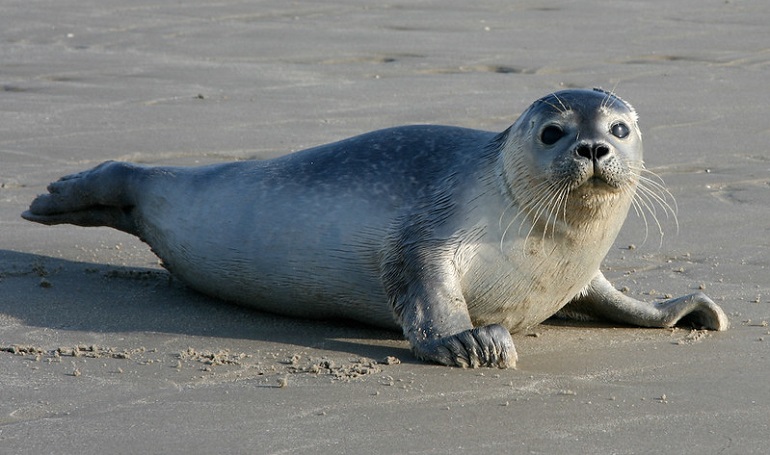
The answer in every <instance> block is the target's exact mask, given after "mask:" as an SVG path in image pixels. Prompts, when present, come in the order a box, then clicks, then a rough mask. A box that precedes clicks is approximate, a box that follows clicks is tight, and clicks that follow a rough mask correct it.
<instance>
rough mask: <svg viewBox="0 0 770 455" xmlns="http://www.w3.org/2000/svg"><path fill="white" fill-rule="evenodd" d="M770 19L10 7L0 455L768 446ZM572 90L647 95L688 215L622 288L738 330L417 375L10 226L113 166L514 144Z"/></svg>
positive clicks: (655, 144)
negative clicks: (419, 137)
mask: <svg viewBox="0 0 770 455" xmlns="http://www.w3.org/2000/svg"><path fill="white" fill-rule="evenodd" d="M769 23H770V5H768V3H767V2H764V1H761V0H753V1H751V0H747V1H741V0H727V1H725V0H714V1H712V0H706V1H697V2H696V1H695V0H687V1H683V2H668V3H662V2H601V1H587V2H574V1H564V2H557V1H553V2H534V1H532V2H505V1H502V0H490V1H482V2H477V4H473V5H471V4H470V3H469V2H467V1H458V0H450V1H438V0H433V1H420V2H396V3H387V2H385V3H383V2H373V1H364V2H361V1H357V0H355V1H354V0H348V1H330V2H316V1H311V0H305V1H290V2H288V1H272V0H270V1H258V2H257V1H254V2H251V1H237V0H233V1H230V0H221V1H211V0H208V1H206V0H193V1H186V2H157V1H147V0H138V1H131V2H122V1H114V0H113V1H103V0H99V1H96V0H86V1H73V0H56V1H42V2H32V3H30V2H27V1H20V0H10V1H4V2H3V3H2V4H0V232H1V233H0V452H2V453H8V454H43V453H55V454H102V453H114V454H124V453H125V454H130V453H169V454H176V453H179V454H182V453H184V454H189V453H255V454H280V453H377V454H380V453H381V454H403V453H425V454H443V453H460V452H466V453H484V454H487V453H495V454H496V453H500V454H503V453H522V454H524V453H615V454H642V453H704V454H709V453H721V454H764V453H768V452H769V451H770V439H769V437H768V434H770V428H768V426H769V424H770V421H769V420H768V415H770V385H768V378H769V377H770V358H769V357H770V356H769V355H768V354H769V352H770V327H768V321H770V240H768V239H769V238H770V232H769V231H770V146H768V145H767V144H768V143H770V126H768V125H769V123H768V118H770V103H768V99H769V98H768V97H769V95H770V93H769V91H770V90H769V89H768V87H769V86H770V85H769V84H770V47H769V46H770V27H768V25H767V24H769ZM572 87H602V88H605V89H608V90H614V91H615V92H617V94H618V95H620V96H621V97H623V98H624V99H626V100H628V101H629V102H630V103H632V104H633V105H634V107H635V108H636V109H637V111H638V112H639V115H640V125H641V128H642V131H643V134H644V141H645V142H644V144H645V161H646V165H647V167H648V168H649V169H651V170H652V171H654V172H655V173H657V174H658V175H660V176H661V177H662V178H663V179H664V180H665V182H666V184H667V187H668V188H669V190H670V191H671V193H672V194H673V195H674V197H675V198H676V203H677V204H676V205H677V210H678V212H677V214H678V217H677V220H676V221H678V223H677V222H676V221H675V220H674V219H672V218H670V217H669V218H666V216H665V215H664V214H663V212H662V211H661V210H659V211H658V215H659V218H660V224H661V226H660V227H661V229H662V232H663V233H664V234H663V235H662V236H661V235H660V234H659V231H660V230H659V228H658V225H657V224H656V223H655V222H654V221H653V220H652V219H651V218H650V216H649V215H648V217H647V218H648V219H647V222H646V223H645V221H644V220H643V219H642V218H641V217H639V216H636V215H635V214H634V213H633V211H632V213H631V214H630V215H629V217H628V220H627V222H626V225H625V226H624V230H623V231H622V232H621V235H620V237H619V238H618V241H617V243H616V246H615V248H613V249H612V251H611V252H610V253H609V255H608V256H607V258H606V260H605V262H604V266H603V271H604V273H605V275H606V276H607V277H608V278H609V279H610V280H611V281H612V282H613V283H614V284H615V285H616V286H617V287H618V288H627V289H628V293H629V295H632V296H635V297H637V298H640V299H644V300H648V301H660V300H661V299H664V298H665V297H666V296H667V295H671V296H677V295H684V294H689V293H692V292H696V291H698V290H703V291H704V292H706V293H707V294H708V295H709V296H710V297H711V298H712V299H714V301H715V302H717V303H718V304H719V305H721V306H722V307H723V308H724V310H725V311H726V312H727V314H728V316H729V318H730V322H731V328H730V329H729V330H728V331H726V332H719V333H715V332H706V331H699V330H690V329H687V328H675V329H639V328H630V327H622V326H612V325H606V324H568V323H561V322H553V321H550V322H547V323H545V324H543V325H541V326H538V327H536V328H534V329H533V330H531V331H529V332H527V333H521V334H516V335H515V336H514V341H515V343H516V345H517V349H518V352H519V355H520V362H519V365H518V368H517V369H516V370H497V369H477V370H463V369H459V368H448V367H442V366H436V365H429V364H424V363H421V362H418V361H417V360H416V359H415V358H414V357H413V356H412V355H411V353H410V351H409V347H408V344H407V343H406V342H405V341H404V340H403V339H402V337H401V335H400V334H399V333H391V332H386V331H381V330H377V329H372V328H368V327H365V326H361V325H357V324H353V323H348V322H344V321H325V322H324V321H307V320H298V319H290V318H284V317H280V316H274V315H270V314H265V313H260V312H257V311H253V310H249V309H244V308H241V307H237V306H234V305H230V304H227V303H224V302H221V301H217V300H215V299H212V298H208V297H205V296H202V295H200V294H197V293H195V292H193V291H191V290H189V289H187V288H186V287H185V286H184V285H183V284H181V283H180V282H179V281H177V280H174V279H172V278H170V276H169V274H168V273H167V272H166V271H165V270H164V269H163V268H162V267H160V265H159V263H158V259H157V258H156V257H155V256H154V255H153V254H152V252H151V251H150V250H149V248H148V247H147V246H146V245H144V244H143V243H141V242H140V241H138V240H137V239H135V238H133V237H130V236H128V235H126V234H123V233H120V232H117V231H114V230H110V229H106V228H89V229H85V228H78V227H74V226H58V227H46V226H41V225H37V224H33V223H29V222H26V221H24V220H22V219H21V218H20V216H19V215H20V213H21V212H22V211H23V210H25V209H26V208H27V206H28V204H29V203H30V202H31V201H32V200H33V199H34V197H35V196H36V195H37V194H40V193H43V192H44V191H45V187H46V185H47V184H48V183H49V182H51V181H54V180H56V179H58V178H59V177H60V176H62V175H65V174H69V173H73V172H76V171H80V170H83V169H86V168H90V167H93V166H95V165H96V164H98V163H100V162H102V161H105V160H129V161H133V162H139V163H147V164H178V165H199V164H208V163H217V162H223V161H231V160H245V159H268V158H271V157H276V156H280V155H283V154H285V153H288V152H291V151H296V150H300V149H303V148H306V147H310V146H313V145H318V144H323V143H327V142H331V141H334V140H339V139H343V138H346V137H349V136H352V135H355V134H359V133H363V132H366V131H370V130H374V129H379V128H385V127H389V126H395V125H403V124H413V123H430V124H447V125H456V126H463V127H471V128H480V129H487V130H493V131H502V130H503V129H505V128H507V127H508V126H509V125H510V124H511V123H513V121H515V119H516V118H517V117H518V115H519V114H520V113H521V111H522V110H523V109H525V108H526V107H527V106H528V105H529V104H530V103H531V102H532V101H533V100H535V99H537V98H539V97H541V96H543V95H545V94H547V93H550V92H553V91H557V90H561V89H564V88H572ZM554 279H557V278H556V277H554Z"/></svg>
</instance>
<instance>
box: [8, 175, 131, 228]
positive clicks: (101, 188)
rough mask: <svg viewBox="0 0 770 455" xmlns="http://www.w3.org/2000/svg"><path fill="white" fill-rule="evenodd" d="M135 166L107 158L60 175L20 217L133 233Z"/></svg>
mask: <svg viewBox="0 0 770 455" xmlns="http://www.w3.org/2000/svg"><path fill="white" fill-rule="evenodd" d="M138 169H139V168H138V167H137V166H134V165H131V164H128V163H118V162H112V161H108V162H106V163H102V164H100V165H99V166H97V167H95V168H93V169H91V170H88V171H84V172H80V173H78V174H73V175H68V176H66V177H62V178H61V179H59V180H58V181H56V182H53V183H51V184H50V185H48V194H42V195H40V196H38V197H37V198H36V199H35V200H34V201H32V204H30V207H29V210H27V211H26V212H24V213H22V215H21V216H22V218H24V219H26V220H29V221H34V222H36V223H42V224H48V225H53V224H74V225H77V226H110V227H113V228H115V229H119V230H121V231H124V232H128V233H130V234H135V233H136V232H135V231H136V224H135V221H134V219H133V218H132V216H131V210H132V209H133V207H134V200H133V197H132V194H133V192H132V191H131V189H132V187H131V181H132V178H133V177H135V176H136V174H137V170H138Z"/></svg>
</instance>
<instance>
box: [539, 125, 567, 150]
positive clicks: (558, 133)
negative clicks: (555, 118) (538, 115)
mask: <svg viewBox="0 0 770 455" xmlns="http://www.w3.org/2000/svg"><path fill="white" fill-rule="evenodd" d="M562 137H564V130H563V129H561V127H560V126H558V125H548V126H546V127H545V128H543V131H541V132H540V140H541V141H542V142H543V144H545V145H553V144H555V143H556V142H557V141H558V140H559V139H561V138H562Z"/></svg>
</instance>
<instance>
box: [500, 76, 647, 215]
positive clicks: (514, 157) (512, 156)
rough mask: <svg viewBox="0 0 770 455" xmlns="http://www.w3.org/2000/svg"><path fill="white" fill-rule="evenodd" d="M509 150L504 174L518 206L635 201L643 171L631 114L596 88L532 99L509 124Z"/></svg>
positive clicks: (638, 135) (555, 206) (540, 207)
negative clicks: (532, 101)
mask: <svg viewBox="0 0 770 455" xmlns="http://www.w3.org/2000/svg"><path fill="white" fill-rule="evenodd" d="M506 148H507V149H508V150H506V151H505V157H504V162H505V173H506V174H507V180H508V182H511V183H513V184H512V185H511V186H512V188H511V190H512V193H513V194H514V195H515V197H516V199H518V202H519V205H520V207H522V208H527V207H528V208H530V209H532V210H534V211H540V210H543V207H546V208H545V211H546V212H550V213H551V214H552V215H553V214H555V212H558V211H559V210H561V211H564V210H567V211H569V210H575V209H576V208H577V207H578V206H579V207H584V208H592V209H597V210H604V211H607V210H608V208H609V207H608V206H612V207H617V208H618V209H621V207H623V206H625V207H626V209H627V204H616V202H624V201H625V202H630V201H631V200H632V199H633V195H634V192H635V190H636V186H637V182H638V180H639V174H640V172H641V171H642V169H643V163H642V137H641V132H640V131H639V127H638V125H637V115H636V112H635V111H634V109H633V107H631V105H629V104H628V103H626V102H625V101H623V100H621V99H620V98H618V97H617V96H615V95H613V94H611V93H608V92H605V91H602V90H598V89H594V90H564V91H561V92H556V93H553V94H551V95H548V96H545V97H543V98H541V99H539V100H537V101H535V103H533V104H532V105H531V106H530V107H529V108H528V109H527V110H526V111H525V112H524V113H523V114H522V115H521V117H520V118H519V119H518V120H517V121H516V124H514V126H513V127H512V128H511V130H510V136H509V138H508V141H507V143H506ZM525 182H526V183H525ZM622 216H625V213H623V215H622Z"/></svg>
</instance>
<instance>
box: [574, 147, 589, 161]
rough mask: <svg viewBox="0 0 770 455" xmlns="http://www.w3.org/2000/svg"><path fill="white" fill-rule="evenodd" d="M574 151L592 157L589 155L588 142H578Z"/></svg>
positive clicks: (584, 156) (579, 154)
mask: <svg viewBox="0 0 770 455" xmlns="http://www.w3.org/2000/svg"><path fill="white" fill-rule="evenodd" d="M575 152H576V153H577V154H578V156H582V157H583V158H586V159H589V160H590V159H592V156H591V147H589V146H588V144H580V145H578V148H577V150H575Z"/></svg>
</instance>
